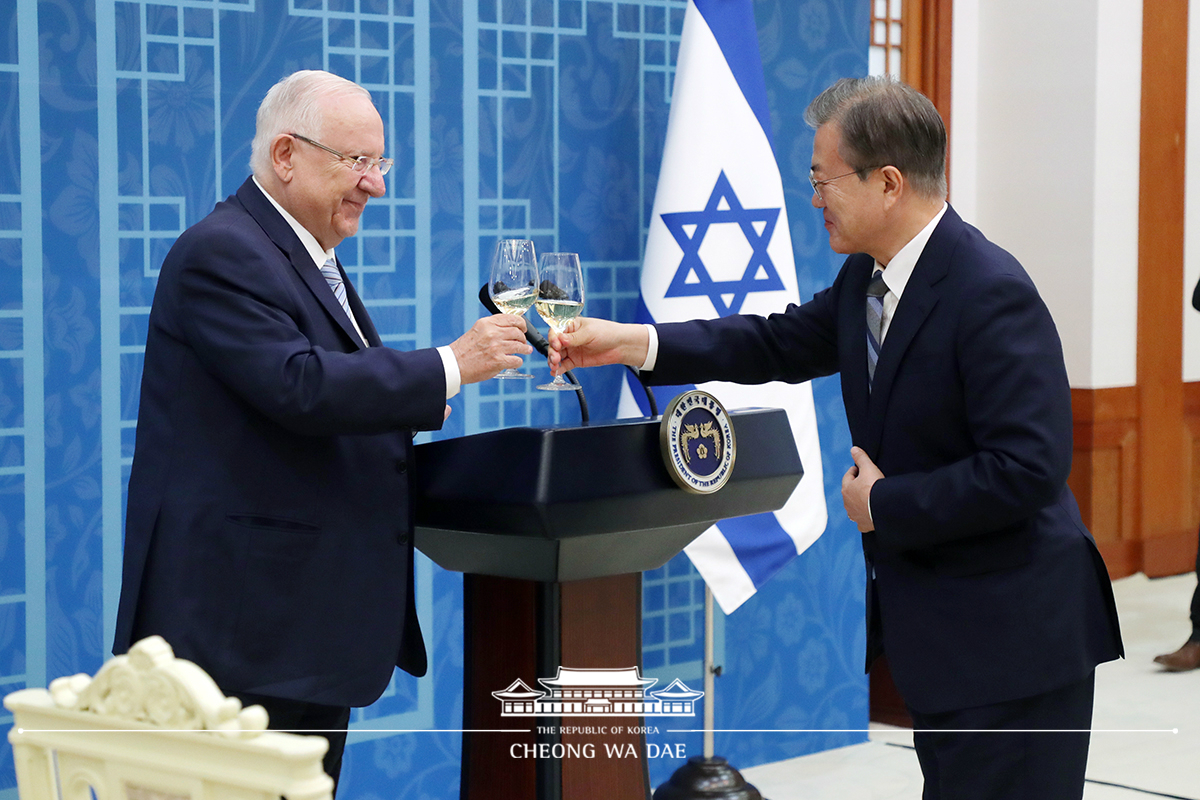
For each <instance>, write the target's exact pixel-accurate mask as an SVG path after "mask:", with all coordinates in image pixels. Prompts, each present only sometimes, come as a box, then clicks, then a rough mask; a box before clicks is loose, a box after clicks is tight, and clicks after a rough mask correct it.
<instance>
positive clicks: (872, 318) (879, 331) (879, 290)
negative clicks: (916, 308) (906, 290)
mask: <svg viewBox="0 0 1200 800" xmlns="http://www.w3.org/2000/svg"><path fill="white" fill-rule="evenodd" d="M887 291H888V288H887V284H886V283H884V282H883V271H882V270H880V271H878V272H876V273H875V274H874V275H873V276H872V277H871V282H870V283H869V284H867V387H868V388H870V386H871V384H872V383H873V382H874V380H875V365H876V364H877V363H879V347H880V344H881V343H882V342H883V296H884V295H885V294H887Z"/></svg>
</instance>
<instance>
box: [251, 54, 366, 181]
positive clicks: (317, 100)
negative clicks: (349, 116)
mask: <svg viewBox="0 0 1200 800" xmlns="http://www.w3.org/2000/svg"><path fill="white" fill-rule="evenodd" d="M339 94H344V95H356V94H357V95H363V96H365V97H367V98H368V99H370V97H371V93H370V92H368V91H367V90H366V89H364V88H363V87H361V86H359V85H358V84H357V83H355V82H354V81H349V80H346V79H345V78H343V77H340V76H338V75H334V74H333V73H331V72H324V71H323V70H315V69H304V70H300V71H299V72H293V73H292V74H291V75H288V76H287V77H286V78H284V79H283V80H281V81H280V82H279V83H277V84H275V85H274V86H272V87H271V88H270V90H269V91H268V92H267V96H266V97H264V98H263V101H262V104H261V105H259V107H258V117H257V119H256V123H255V131H254V141H253V142H251V143H250V171H251V172H253V173H254V175H255V176H256V177H258V179H259V180H260V181H261V180H264V179H265V177H266V176H267V175H268V174H270V172H271V142H272V141H274V140H275V137H276V136H278V135H279V134H281V133H298V134H300V135H302V136H307V137H309V138H310V139H316V140H318V141H320V140H321V138H322V137H323V136H324V135H325V117H324V110H323V109H322V107H321V101H322V100H324V99H326V98H328V97H335V96H337V95H339Z"/></svg>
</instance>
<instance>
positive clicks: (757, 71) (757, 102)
mask: <svg viewBox="0 0 1200 800" xmlns="http://www.w3.org/2000/svg"><path fill="white" fill-rule="evenodd" d="M694 2H695V4H696V10H697V11H699V12H700V14H701V16H703V17H704V21H705V22H706V23H707V24H708V29H709V30H710V31H712V35H713V38H714V39H716V40H717V45H718V46H720V48H721V53H722V54H723V55H724V56H725V63H727V64H728V65H729V71H730V72H732V73H733V78H734V80H736V81H737V84H738V86H739V87H741V89H742V94H743V95H745V96H746V102H747V103H748V104H749V106H750V109H751V110H752V111H753V112H754V116H756V117H758V124H760V125H762V129H763V132H764V133H766V135H767V141H768V142H769V143H770V144H771V149H772V150H774V149H775V139H774V137H772V136H771V112H770V110H769V109H768V107H767V81H766V78H765V77H764V75H763V65H762V54H761V53H759V51H758V26H757V24H756V23H755V21H754V4H753V2H750V0H743V2H733V0H694Z"/></svg>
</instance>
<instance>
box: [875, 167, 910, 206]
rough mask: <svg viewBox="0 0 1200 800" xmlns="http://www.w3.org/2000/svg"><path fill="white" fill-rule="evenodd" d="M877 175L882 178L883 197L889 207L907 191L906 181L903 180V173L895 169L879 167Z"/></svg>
mask: <svg viewBox="0 0 1200 800" xmlns="http://www.w3.org/2000/svg"><path fill="white" fill-rule="evenodd" d="M879 174H880V176H881V177H882V178H883V195H884V198H885V199H886V200H887V202H888V204H889V205H891V204H893V203H895V202H896V201H898V200H899V199H900V198H901V196H903V195H904V194H905V193H906V192H907V191H908V181H906V180H905V179H904V173H902V172H901V171H900V170H898V169H896V168H895V167H893V166H891V165H888V166H886V167H880V168H879Z"/></svg>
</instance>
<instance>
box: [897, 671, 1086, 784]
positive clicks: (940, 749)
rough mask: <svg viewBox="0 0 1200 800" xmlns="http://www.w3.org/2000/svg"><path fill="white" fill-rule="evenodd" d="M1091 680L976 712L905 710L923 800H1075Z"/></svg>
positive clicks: (1081, 773) (1080, 781) (1080, 778)
mask: <svg viewBox="0 0 1200 800" xmlns="http://www.w3.org/2000/svg"><path fill="white" fill-rule="evenodd" d="M1095 678H1096V675H1095V672H1092V673H1089V674H1088V676H1087V677H1086V678H1084V679H1083V680H1081V681H1078V682H1076V683H1072V684H1069V685H1068V686H1064V687H1062V688H1061V689H1056V690H1054V691H1051V692H1046V693H1045V694H1040V695H1036V696H1034V697H1027V698H1022V699H1020V700H1011V701H1008V702H1004V703H997V704H995V705H990V706H980V707H978V708H967V709H962V710H957V711H948V712H945V713H940V714H922V713H920V712H919V711H914V710H913V709H911V708H910V709H909V713H911V714H912V719H913V730H914V733H913V743H914V744H915V745H916V748H917V758H918V759H919V760H920V762H921V772H922V774H923V775H924V777H925V791H924V794H922V800H1080V798H1082V797H1083V779H1084V770H1085V769H1086V767H1087V755H1088V742H1089V740H1090V737H1091V733H1090V729H1091V726H1092V697H1093V694H1094V689H1095V684H1096V681H1095ZM1059 731H1072V732H1071V733H1061V732H1059ZM1074 731H1082V732H1079V733H1076V732H1074Z"/></svg>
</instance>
